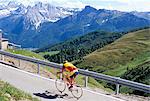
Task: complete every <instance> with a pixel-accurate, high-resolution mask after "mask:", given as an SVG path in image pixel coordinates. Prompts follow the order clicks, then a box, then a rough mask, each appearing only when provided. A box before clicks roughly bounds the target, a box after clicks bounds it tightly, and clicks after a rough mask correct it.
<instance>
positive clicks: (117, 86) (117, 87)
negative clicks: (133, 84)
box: [115, 84, 120, 95]
mask: <svg viewBox="0 0 150 101" xmlns="http://www.w3.org/2000/svg"><path fill="white" fill-rule="evenodd" d="M119 86H120V85H119V84H116V93H115V94H116V95H118V94H119Z"/></svg>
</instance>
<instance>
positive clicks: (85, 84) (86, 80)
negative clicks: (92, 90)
mask: <svg viewBox="0 0 150 101" xmlns="http://www.w3.org/2000/svg"><path fill="white" fill-rule="evenodd" d="M86 71H88V69H87V70H86ZM87 85H88V76H85V77H84V87H87Z"/></svg>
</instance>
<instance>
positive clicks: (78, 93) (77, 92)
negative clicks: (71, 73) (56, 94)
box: [71, 85, 83, 99]
mask: <svg viewBox="0 0 150 101" xmlns="http://www.w3.org/2000/svg"><path fill="white" fill-rule="evenodd" d="M71 93H72V95H73V96H74V97H75V98H77V99H79V98H80V97H81V96H82V95H83V90H82V87H80V86H78V85H76V86H74V87H73V89H72V90H71Z"/></svg>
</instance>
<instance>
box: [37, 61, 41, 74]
mask: <svg viewBox="0 0 150 101" xmlns="http://www.w3.org/2000/svg"><path fill="white" fill-rule="evenodd" d="M37 73H38V74H40V64H39V63H38V64H37Z"/></svg>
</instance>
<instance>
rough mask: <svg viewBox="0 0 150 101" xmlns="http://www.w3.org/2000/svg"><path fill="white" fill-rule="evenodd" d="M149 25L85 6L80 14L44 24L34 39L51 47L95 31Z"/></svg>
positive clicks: (124, 29)
mask: <svg viewBox="0 0 150 101" xmlns="http://www.w3.org/2000/svg"><path fill="white" fill-rule="evenodd" d="M149 25H150V20H148V19H144V18H139V17H137V16H135V15H133V14H130V13H126V12H120V11H112V10H105V9H100V10H96V9H95V8H93V7H90V6H86V7H85V8H84V9H83V10H82V11H81V12H79V13H77V14H74V15H72V16H68V17H66V18H64V19H61V20H59V21H57V22H56V23H44V24H43V25H42V26H41V27H40V30H39V33H40V34H38V36H36V38H37V39H40V38H41V39H43V40H42V42H44V43H47V45H48V44H49V45H50V44H51V45H53V43H54V42H55V43H58V42H62V41H64V40H67V39H69V38H72V37H75V36H80V35H84V34H85V33H87V32H92V31H95V30H103V31H108V32H122V31H129V30H132V29H135V28H141V27H145V26H149ZM44 36H47V37H46V40H44V38H45V37H44ZM48 39H49V40H48Z"/></svg>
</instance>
